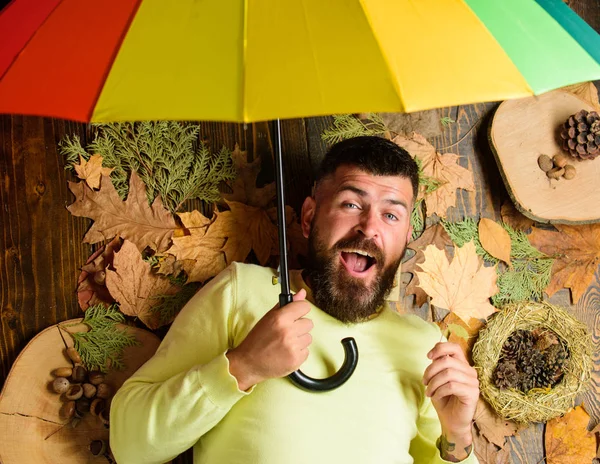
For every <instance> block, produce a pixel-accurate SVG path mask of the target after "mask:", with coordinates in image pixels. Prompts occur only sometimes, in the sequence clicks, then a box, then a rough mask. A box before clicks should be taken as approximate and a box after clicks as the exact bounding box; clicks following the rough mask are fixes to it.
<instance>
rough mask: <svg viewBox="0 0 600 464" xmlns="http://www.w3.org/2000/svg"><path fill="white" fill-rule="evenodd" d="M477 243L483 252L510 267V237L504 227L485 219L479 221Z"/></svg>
mask: <svg viewBox="0 0 600 464" xmlns="http://www.w3.org/2000/svg"><path fill="white" fill-rule="evenodd" d="M479 241H480V242H481V246H482V247H483V249H484V250H485V251H487V252H488V253H489V254H490V255H492V256H493V257H494V258H497V259H499V260H500V261H504V262H505V263H506V264H508V265H510V251H511V242H510V235H508V232H507V231H506V229H505V228H504V227H502V226H501V225H500V224H498V223H497V222H495V221H492V220H491V219H487V218H481V219H480V220H479Z"/></svg>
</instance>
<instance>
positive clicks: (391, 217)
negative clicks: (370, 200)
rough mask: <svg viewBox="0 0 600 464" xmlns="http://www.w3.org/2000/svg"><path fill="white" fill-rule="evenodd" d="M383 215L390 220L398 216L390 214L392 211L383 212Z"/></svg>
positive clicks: (394, 219)
mask: <svg viewBox="0 0 600 464" xmlns="http://www.w3.org/2000/svg"><path fill="white" fill-rule="evenodd" d="M384 216H385V217H386V218H388V219H389V220H390V221H397V220H398V218H397V217H396V215H394V214H392V213H385V214H384Z"/></svg>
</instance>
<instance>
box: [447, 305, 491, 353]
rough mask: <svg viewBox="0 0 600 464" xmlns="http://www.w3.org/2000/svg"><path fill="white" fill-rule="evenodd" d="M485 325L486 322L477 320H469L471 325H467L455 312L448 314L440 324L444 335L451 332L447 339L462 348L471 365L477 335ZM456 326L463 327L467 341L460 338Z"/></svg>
mask: <svg viewBox="0 0 600 464" xmlns="http://www.w3.org/2000/svg"><path fill="white" fill-rule="evenodd" d="M484 325H485V322H484V321H482V320H481V319H475V318H471V319H470V320H469V323H468V324H466V323H465V322H464V321H463V320H462V319H461V318H460V317H458V316H457V315H456V314H455V313H453V312H450V313H448V315H447V316H446V317H445V318H444V320H443V321H442V322H440V323H438V326H439V327H440V330H441V331H442V333H444V332H446V331H449V332H450V335H449V336H448V337H447V338H448V341H449V342H452V343H456V344H457V345H458V346H460V347H461V348H462V350H463V353H465V356H466V357H467V359H468V360H469V362H470V363H472V355H471V353H472V351H473V345H474V344H475V342H476V341H477V335H478V334H479V331H480V330H481V329H482V328H483V326H484ZM455 326H459V327H461V328H462V329H463V330H464V331H465V332H466V334H467V338H466V339H465V338H463V337H461V336H460V334H459V333H458V330H456V329H455V328H454V327H455Z"/></svg>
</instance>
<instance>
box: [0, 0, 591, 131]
mask: <svg viewBox="0 0 600 464" xmlns="http://www.w3.org/2000/svg"><path fill="white" fill-rule="evenodd" d="M599 63H600V38H599V36H598V34H597V33H596V32H595V31H594V30H593V29H591V28H590V27H589V26H588V25H587V24H586V23H585V22H584V21H582V20H581V19H580V18H579V17H578V16H577V15H576V14H575V13H573V12H572V11H571V10H570V9H569V8H568V7H567V6H566V5H564V3H563V2H562V1H561V0H418V1H416V0H387V1H385V0H327V1H323V0H303V1H279V2H278V1H266V0H265V1H259V0H246V1H244V0H235V1H233V0H204V1H194V0H177V1H161V0H104V1H101V2H100V1H93V0H86V1H84V2H82V1H79V0H13V1H12V2H10V3H9V4H8V6H7V7H6V8H5V9H4V11H2V13H1V14H0V113H18V114H33V115H43V116H52V117H57V118H67V119H73V120H77V121H97V122H108V121H135V120H147V119H176V120H218V121H235V122H251V121H260V120H269V119H276V118H295V117H303V116H317V115H326V114H335V113H354V112H371V111H392V112H393V111H408V112H410V111H417V110H423V109H428V108H437V107H442V106H452V105H457V104H466V103H474V102H481V101H493V100H503V99H508V98H519V97H525V96H529V95H532V94H539V93H543V92H546V91H548V90H552V89H554V88H557V87H561V86H564V85H568V84H574V83H577V82H582V81H586V80H594V79H600V64H599Z"/></svg>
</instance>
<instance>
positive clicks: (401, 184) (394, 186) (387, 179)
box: [317, 165, 413, 199]
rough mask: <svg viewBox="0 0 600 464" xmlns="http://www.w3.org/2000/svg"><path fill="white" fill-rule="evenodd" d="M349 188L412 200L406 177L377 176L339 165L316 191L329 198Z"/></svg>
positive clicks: (411, 192) (410, 187) (409, 182)
mask: <svg viewBox="0 0 600 464" xmlns="http://www.w3.org/2000/svg"><path fill="white" fill-rule="evenodd" d="M350 186H354V187H358V188H360V189H361V190H364V191H366V193H368V194H372V195H378V194H386V195H394V196H400V197H402V198H404V197H406V198H407V199H412V196H413V189H412V184H411V181H410V179H409V178H408V177H404V176H378V175H375V174H372V173H369V172H367V171H364V170H362V169H360V168H358V167H356V166H350V165H341V166H339V167H338V168H337V169H336V170H335V172H333V174H330V175H328V176H326V177H324V178H323V180H322V181H321V183H320V185H319V187H318V190H323V193H326V195H327V196H330V195H335V194H336V193H338V192H343V191H347V187H350ZM317 193H318V192H317Z"/></svg>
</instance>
